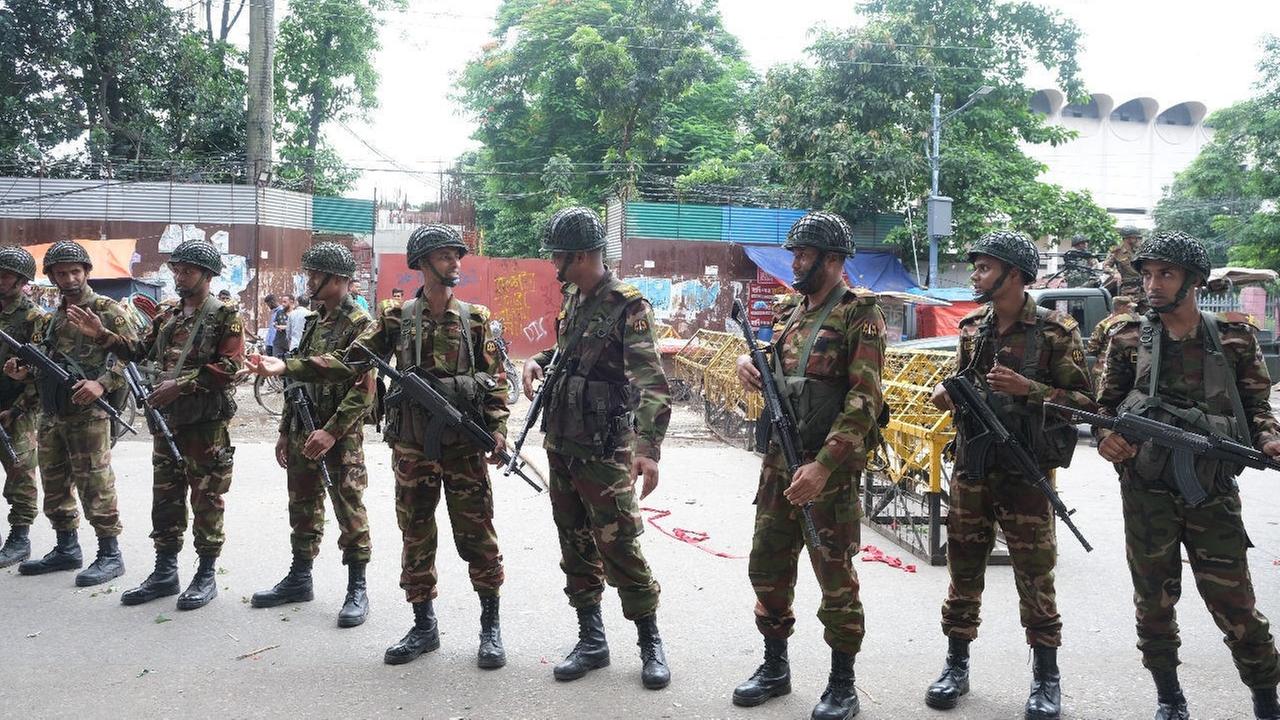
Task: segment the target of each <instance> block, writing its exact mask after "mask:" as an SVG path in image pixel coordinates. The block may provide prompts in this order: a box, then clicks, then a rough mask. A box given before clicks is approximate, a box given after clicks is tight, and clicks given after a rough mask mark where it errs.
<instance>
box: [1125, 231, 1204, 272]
mask: <svg viewBox="0 0 1280 720" xmlns="http://www.w3.org/2000/svg"><path fill="white" fill-rule="evenodd" d="M1147 260H1160V261H1163V262H1167V263H1169V264H1171V265H1177V266H1178V267H1180V268H1183V269H1184V270H1186V271H1187V272H1189V273H1193V274H1195V275H1199V278H1198V281H1197V282H1198V284H1200V285H1204V284H1205V283H1206V282H1207V281H1208V280H1209V272H1210V271H1211V270H1213V263H1211V262H1210V261H1209V253H1208V251H1207V250H1205V248H1204V243H1202V242H1200V241H1199V240H1197V239H1195V238H1193V237H1191V236H1190V235H1188V234H1186V233H1184V232H1179V231H1177V230H1172V231H1168V232H1158V233H1156V234H1155V235H1152V236H1151V237H1149V238H1147V239H1146V240H1144V241H1143V242H1142V244H1141V245H1139V246H1138V252H1137V253H1136V254H1135V255H1134V256H1133V268H1134V269H1135V270H1137V271H1139V272H1141V271H1142V263H1144V262H1146V261H1147Z"/></svg>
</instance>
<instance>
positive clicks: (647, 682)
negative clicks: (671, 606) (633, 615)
mask: <svg viewBox="0 0 1280 720" xmlns="http://www.w3.org/2000/svg"><path fill="white" fill-rule="evenodd" d="M636 631H637V635H638V636H639V639H638V640H637V641H636V645H639V646H640V661H641V662H642V663H644V667H643V668H642V669H641V670H640V682H641V683H643V684H644V686H645V687H646V688H648V689H649V690H661V689H662V688H664V687H666V686H667V685H668V684H669V683H670V682H671V669H670V668H668V667H667V653H666V652H664V651H663V649H662V637H661V636H659V635H658V616H657V615H654V614H649V615H645V616H644V617H642V618H637V619H636Z"/></svg>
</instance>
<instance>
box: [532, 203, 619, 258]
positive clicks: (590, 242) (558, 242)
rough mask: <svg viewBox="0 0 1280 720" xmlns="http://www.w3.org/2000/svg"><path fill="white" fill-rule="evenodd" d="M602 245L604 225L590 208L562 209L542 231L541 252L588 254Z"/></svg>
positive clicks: (603, 241) (603, 243) (603, 242)
mask: <svg viewBox="0 0 1280 720" xmlns="http://www.w3.org/2000/svg"><path fill="white" fill-rule="evenodd" d="M604 245H605V232H604V223H602V222H600V216H599V215H596V214H595V212H594V211H592V210H591V208H585V207H581V206H578V207H567V208H564V209H563V210H561V211H559V212H557V213H556V214H555V215H552V216H551V219H550V220H548V221H547V224H546V226H545V227H543V229H542V250H543V252H588V251H591V250H599V249H600V248H602V247H604Z"/></svg>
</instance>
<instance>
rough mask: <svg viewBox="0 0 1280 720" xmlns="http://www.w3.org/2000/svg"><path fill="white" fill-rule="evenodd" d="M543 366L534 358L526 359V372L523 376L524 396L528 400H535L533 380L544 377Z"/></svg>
mask: <svg viewBox="0 0 1280 720" xmlns="http://www.w3.org/2000/svg"><path fill="white" fill-rule="evenodd" d="M542 374H543V373H542V366H541V365H539V364H538V363H536V362H534V361H533V360H525V361H524V372H523V373H521V377H522V378H523V379H524V397H525V399H526V400H533V381H534V380H541V379H542Z"/></svg>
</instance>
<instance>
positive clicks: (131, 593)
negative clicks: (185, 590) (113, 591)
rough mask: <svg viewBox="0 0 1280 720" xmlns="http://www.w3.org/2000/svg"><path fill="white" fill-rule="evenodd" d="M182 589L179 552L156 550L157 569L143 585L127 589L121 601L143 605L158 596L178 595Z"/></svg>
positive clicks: (127, 603)
mask: <svg viewBox="0 0 1280 720" xmlns="http://www.w3.org/2000/svg"><path fill="white" fill-rule="evenodd" d="M180 589H181V587H180V585H179V584H178V553H171V552H160V551H156V569H155V570H153V571H151V574H150V575H148V576H147V579H146V580H143V581H142V584H141V585H139V586H138V587H136V588H134V589H132V590H127V591H125V593H124V594H123V595H121V596H120V602H121V603H122V604H124V605H141V604H142V603H145V602H151V601H152V600H155V599H157V598H162V597H169V596H170V595H177V594H178V590H180Z"/></svg>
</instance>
